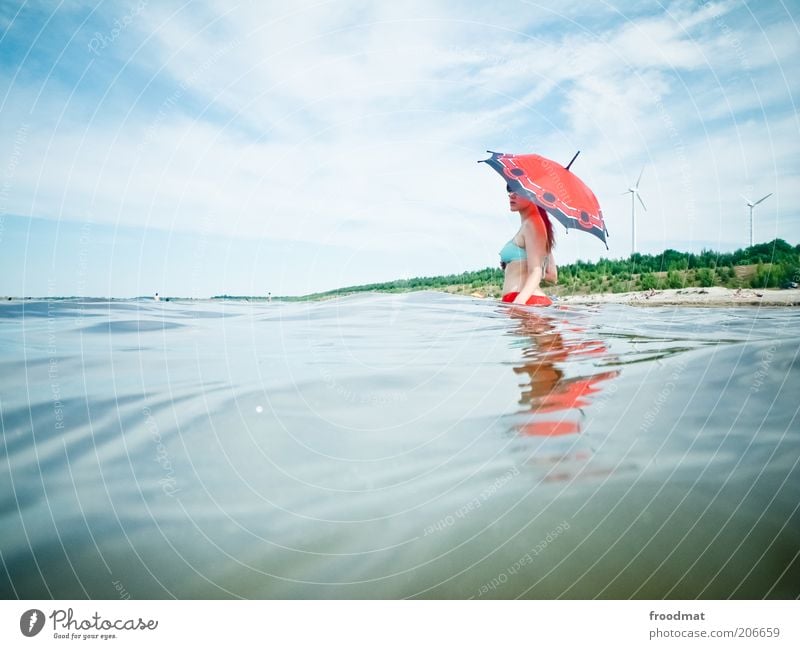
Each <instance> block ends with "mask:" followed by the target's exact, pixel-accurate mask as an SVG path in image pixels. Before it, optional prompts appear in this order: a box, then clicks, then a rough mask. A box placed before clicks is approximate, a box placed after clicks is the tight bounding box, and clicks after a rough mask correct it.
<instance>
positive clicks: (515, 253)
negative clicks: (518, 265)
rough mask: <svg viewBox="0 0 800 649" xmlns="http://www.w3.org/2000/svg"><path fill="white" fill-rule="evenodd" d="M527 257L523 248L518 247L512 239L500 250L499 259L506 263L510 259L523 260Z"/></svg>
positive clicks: (510, 260)
mask: <svg viewBox="0 0 800 649" xmlns="http://www.w3.org/2000/svg"><path fill="white" fill-rule="evenodd" d="M527 258H528V253H527V252H525V248H520V247H519V246H518V245H517V244H516V243H514V240H513V239H511V241H509V242H508V243H507V244H506V245H504V246H503V248H502V250H500V261H502V262H503V263H506V264H507V263H509V262H512V261H524V260H525V259H527Z"/></svg>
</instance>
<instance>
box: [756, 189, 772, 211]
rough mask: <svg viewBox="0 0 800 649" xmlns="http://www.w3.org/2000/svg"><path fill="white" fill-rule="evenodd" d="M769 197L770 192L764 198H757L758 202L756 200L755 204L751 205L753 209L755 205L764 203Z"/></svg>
mask: <svg viewBox="0 0 800 649" xmlns="http://www.w3.org/2000/svg"><path fill="white" fill-rule="evenodd" d="M770 196H772V192H770V193H769V194H767V195H766V196H764V198H759V199H758V200H757V201H756V202H755V203H753V207H755V206H756V205H758V204H759V203H760V202H761V201H765V200H767V199H768V198H769V197H770Z"/></svg>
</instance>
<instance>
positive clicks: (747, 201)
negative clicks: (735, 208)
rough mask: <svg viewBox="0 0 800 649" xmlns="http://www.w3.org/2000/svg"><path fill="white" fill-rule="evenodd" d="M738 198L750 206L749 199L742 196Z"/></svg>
mask: <svg viewBox="0 0 800 649" xmlns="http://www.w3.org/2000/svg"><path fill="white" fill-rule="evenodd" d="M739 196H741V197H742V200H743V201H744V202H745V203H747V204H748V205H750V199H749V198H747V196H745V195H744V194H739Z"/></svg>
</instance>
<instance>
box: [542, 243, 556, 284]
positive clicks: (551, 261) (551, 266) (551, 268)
mask: <svg viewBox="0 0 800 649" xmlns="http://www.w3.org/2000/svg"><path fill="white" fill-rule="evenodd" d="M544 281H546V282H552V283H553V284H558V266H556V258H555V257H553V252H552V251H551V252H550V257H549V258H548V260H547V268H546V269H545V271H544Z"/></svg>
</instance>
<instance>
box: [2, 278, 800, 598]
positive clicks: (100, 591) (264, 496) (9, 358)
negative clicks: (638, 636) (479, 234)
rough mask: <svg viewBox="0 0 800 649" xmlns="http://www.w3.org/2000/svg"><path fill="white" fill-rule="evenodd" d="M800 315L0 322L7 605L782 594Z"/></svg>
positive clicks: (77, 312) (230, 313)
mask: <svg viewBox="0 0 800 649" xmlns="http://www.w3.org/2000/svg"><path fill="white" fill-rule="evenodd" d="M799 325H800V311H798V310H788V309H756V308H738V309H690V308H683V309H676V308H671V307H670V308H634V307H626V306H603V307H569V308H558V309H547V310H540V311H533V310H511V309H510V308H509V307H507V306H504V305H499V304H497V303H495V302H492V301H488V300H473V299H469V298H462V297H454V296H448V295H444V294H437V293H412V294H403V295H394V296H392V295H367V296H359V297H351V298H345V299H341V300H335V301H330V302H323V303H313V304H277V303H273V304H264V303H258V304H248V303H227V304H226V303H212V302H208V303H204V302H197V303H178V302H169V303H165V302H161V303H153V302H124V301H116V302H100V301H69V300H66V301H40V302H33V301H28V302H24V303H21V302H9V303H8V304H2V305H0V424H2V438H3V445H2V447H0V453H2V458H0V558H1V559H2V563H1V564H0V592H2V595H3V596H4V597H6V598H8V597H22V598H47V597H56V598H83V597H91V598H110V599H114V598H117V597H120V596H123V597H127V596H129V597H132V598H168V597H178V598H229V597H230V598H237V597H248V598H405V597H418V598H519V597H526V598H595V597H599V598H630V597H633V598H664V597H666V598H695V597H708V598H727V597H736V598H760V597H775V598H786V597H791V598H794V597H797V596H798V595H800V558H799V557H798V552H800V513H798V507H800V468H799V467H798V459H800V424H799V422H798V394H800V361H799V360H798V350H800V326H799Z"/></svg>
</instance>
